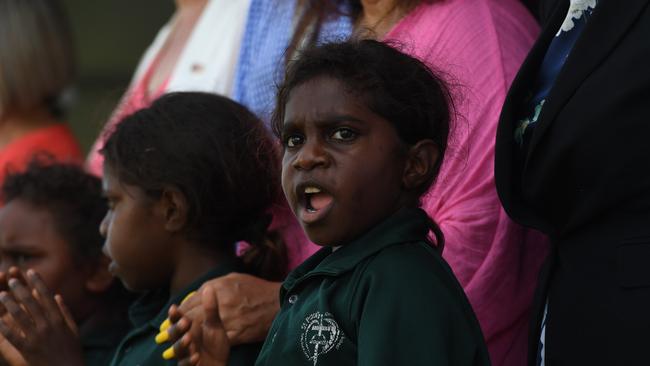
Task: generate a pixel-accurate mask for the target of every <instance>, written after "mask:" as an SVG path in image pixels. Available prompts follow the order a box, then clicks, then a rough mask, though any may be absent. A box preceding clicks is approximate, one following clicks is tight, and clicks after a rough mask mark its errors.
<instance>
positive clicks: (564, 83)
mask: <svg viewBox="0 0 650 366" xmlns="http://www.w3.org/2000/svg"><path fill="white" fill-rule="evenodd" d="M648 1H649V0H626V1H623V2H621V1H615V0H600V1H599V2H598V6H597V7H596V9H595V10H594V12H593V14H592V16H591V19H590V20H589V21H588V22H587V24H586V25H585V29H584V30H583V34H582V35H581V36H580V38H578V40H577V41H576V44H575V45H574V47H573V50H572V51H571V53H570V54H569V58H568V59H567V60H566V63H565V64H564V66H563V67H562V70H561V71H560V73H559V74H558V77H557V79H556V81H555V85H553V87H552V88H551V90H550V92H549V95H548V96H547V98H546V103H545V104H544V108H543V109H542V112H541V114H540V116H539V120H538V122H537V123H538V124H537V126H536V127H535V131H534V132H533V136H532V139H531V143H530V146H529V150H528V155H527V162H528V160H529V159H530V157H531V154H532V153H533V151H534V150H535V148H536V147H537V145H538V144H539V142H540V140H541V139H542V137H543V136H544V133H545V132H546V130H547V129H548V127H549V126H550V125H551V123H553V121H554V120H555V117H556V115H557V114H558V112H559V111H560V109H561V108H562V107H563V106H564V105H565V104H566V103H567V101H568V100H569V99H570V98H571V96H572V95H573V94H574V93H575V91H576V89H578V87H579V86H580V85H581V84H582V82H583V81H584V80H585V79H586V78H587V77H588V76H589V74H591V73H592V72H593V71H594V69H596V68H597V67H598V65H600V64H601V63H602V62H603V60H604V59H605V58H606V57H607V55H608V54H609V53H610V52H611V50H612V49H613V48H614V47H616V45H617V44H618V42H619V40H620V39H621V38H623V36H624V35H625V33H626V31H627V30H628V29H629V28H630V26H631V25H632V24H633V23H634V21H635V20H636V19H637V18H638V17H639V15H640V13H641V10H642V9H643V8H644V7H645V6H646V5H647V3H648ZM567 2H568V1H567ZM565 14H566V10H565ZM558 28H559V24H558V27H556V28H555V30H556V31H557V29H558ZM524 169H525V168H524Z"/></svg>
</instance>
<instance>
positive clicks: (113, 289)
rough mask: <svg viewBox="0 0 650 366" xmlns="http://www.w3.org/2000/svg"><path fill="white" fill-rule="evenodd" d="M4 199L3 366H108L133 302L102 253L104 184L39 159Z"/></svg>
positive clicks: (10, 183) (17, 175)
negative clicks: (101, 227)
mask: <svg viewBox="0 0 650 366" xmlns="http://www.w3.org/2000/svg"><path fill="white" fill-rule="evenodd" d="M2 200H3V203H4V206H3V207H2V208H0V270H1V271H2V272H1V273H0V283H2V288H3V290H4V291H3V292H2V293H0V303H1V304H2V308H3V310H6V313H5V314H4V316H3V317H2V320H1V321H0V333H2V336H3V338H4V339H3V340H2V341H3V343H2V346H1V347H0V364H3V363H2V361H4V362H5V363H4V364H8V365H12V366H18V365H31V366H39V365H69V366H73V365H78V364H86V365H98V366H101V365H108V364H109V363H110V361H111V358H112V356H113V353H114V351H115V348H116V347H117V344H118V342H119V341H120V339H121V338H122V337H123V336H124V335H125V334H126V332H127V331H128V324H127V323H128V319H127V308H128V303H129V301H130V299H131V297H130V296H129V295H128V294H127V293H126V292H125V291H124V288H123V287H122V286H121V285H120V284H119V282H116V281H114V279H113V278H112V276H111V275H110V273H109V272H108V258H107V257H105V256H104V255H103V254H102V250H101V248H102V244H103V241H104V240H103V238H102V237H101V235H99V232H98V230H97V227H98V226H99V223H100V222H101V220H102V217H104V215H105V213H106V208H107V207H106V200H105V199H104V198H103V197H102V192H101V180H100V179H99V178H97V177H94V176H92V175H89V174H87V173H85V172H84V171H83V170H82V169H81V167H79V166H76V165H67V164H54V163H53V161H51V159H47V156H42V157H41V156H39V157H37V159H35V160H34V161H32V162H31V163H30V164H29V165H28V166H27V168H26V170H24V171H19V172H14V173H10V175H8V176H7V178H6V179H5V181H4V183H3V185H2ZM52 293H55V294H57V296H56V299H55V297H54V296H53V294H52ZM35 295H37V296H35ZM64 301H65V305H63V302H64ZM66 308H67V309H69V313H68V312H67V311H66V310H65V309H66Z"/></svg>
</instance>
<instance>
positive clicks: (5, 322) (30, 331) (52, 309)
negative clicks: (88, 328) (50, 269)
mask: <svg viewBox="0 0 650 366" xmlns="http://www.w3.org/2000/svg"><path fill="white" fill-rule="evenodd" d="M25 282H26V283H25V284H24V283H23V282H22V281H20V280H18V279H16V278H12V279H10V280H9V291H3V292H1V293H0V303H2V305H3V306H4V307H5V309H6V310H7V313H6V314H5V316H4V317H3V318H2V319H1V320H0V333H2V335H3V336H4V337H5V338H6V339H7V341H9V342H10V343H11V345H12V346H13V347H14V348H15V349H16V350H17V351H18V352H19V353H20V355H21V356H22V357H23V358H24V359H25V361H26V362H27V363H28V364H29V365H31V366H40V365H69V366H76V365H83V354H82V350H81V343H80V341H79V338H78V335H77V329H76V325H75V323H74V320H72V317H71V316H70V314H69V312H68V311H67V308H66V307H65V305H64V303H63V299H62V298H61V296H59V295H56V296H52V295H51V294H50V292H49V290H48V289H47V287H46V286H45V283H44V282H43V281H42V280H41V279H40V277H39V276H38V275H37V274H36V272H34V271H32V270H29V271H27V276H26V278H25Z"/></svg>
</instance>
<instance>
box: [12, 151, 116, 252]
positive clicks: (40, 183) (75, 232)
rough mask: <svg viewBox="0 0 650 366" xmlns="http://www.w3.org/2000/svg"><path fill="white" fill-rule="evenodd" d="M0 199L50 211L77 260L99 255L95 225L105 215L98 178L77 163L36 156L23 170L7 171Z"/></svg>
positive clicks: (99, 241) (104, 202)
mask: <svg viewBox="0 0 650 366" xmlns="http://www.w3.org/2000/svg"><path fill="white" fill-rule="evenodd" d="M2 200H3V202H4V203H5V204H6V203H9V202H11V201H13V200H22V201H24V202H27V203H29V204H31V205H33V206H35V207H38V208H42V209H45V210H47V211H48V212H50V213H51V215H52V218H53V219H54V222H55V227H56V229H57V230H58V232H59V234H60V235H61V237H62V238H64V239H65V241H66V242H67V243H69V245H70V246H71V249H72V250H71V251H72V254H73V258H74V259H75V260H76V261H77V262H78V263H81V262H82V261H83V262H86V261H89V260H97V259H99V258H100V257H101V256H102V245H103V244H104V238H102V236H101V235H100V234H99V230H98V228H99V224H100V223H101V221H102V219H103V218H104V215H105V214H106V210H107V205H106V200H105V199H104V198H103V197H102V188H101V180H100V179H99V178H97V177H94V176H92V175H90V174H88V173H86V172H84V171H83V169H82V168H81V167H79V166H78V165H72V164H61V163H54V162H53V158H51V157H48V156H47V155H39V156H37V157H36V158H35V159H34V160H32V161H31V162H30V163H29V164H28V166H27V168H26V169H25V170H23V171H18V172H11V173H9V175H8V176H7V177H6V178H5V180H4V183H3V185H2Z"/></svg>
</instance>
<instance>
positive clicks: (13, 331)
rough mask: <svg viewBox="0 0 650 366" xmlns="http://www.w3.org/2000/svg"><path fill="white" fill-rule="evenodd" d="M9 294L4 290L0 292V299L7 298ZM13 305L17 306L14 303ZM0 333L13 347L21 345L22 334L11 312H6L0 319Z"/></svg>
mask: <svg viewBox="0 0 650 366" xmlns="http://www.w3.org/2000/svg"><path fill="white" fill-rule="evenodd" d="M8 297H10V295H9V294H8V293H7V292H6V291H2V292H0V301H2V300H5V301H9V300H7V298H8ZM14 306H17V305H16V304H15V303H14ZM0 333H1V334H2V336H3V337H4V338H5V339H6V340H7V341H9V343H11V344H12V345H13V346H14V347H16V348H20V347H22V345H23V335H22V332H21V329H20V327H19V326H18V325H17V324H16V320H15V318H13V317H12V316H11V314H6V315H5V316H3V317H2V319H0Z"/></svg>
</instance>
